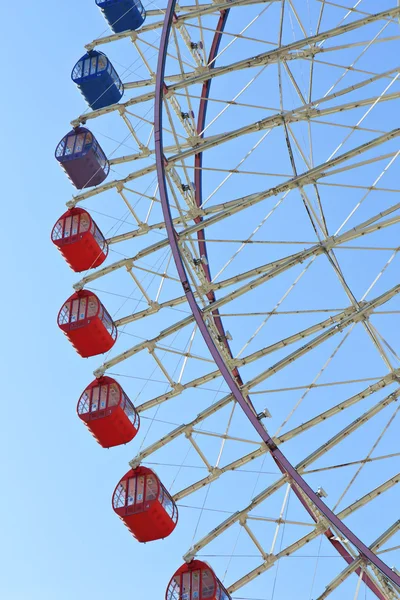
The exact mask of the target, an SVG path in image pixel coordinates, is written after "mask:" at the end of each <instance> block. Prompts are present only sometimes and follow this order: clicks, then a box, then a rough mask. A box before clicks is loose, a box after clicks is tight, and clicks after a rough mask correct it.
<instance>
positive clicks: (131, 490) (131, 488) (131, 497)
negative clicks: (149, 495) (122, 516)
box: [127, 477, 136, 506]
mask: <svg viewBox="0 0 400 600" xmlns="http://www.w3.org/2000/svg"><path fill="white" fill-rule="evenodd" d="M135 492H136V477H132V478H131V479H129V482H128V502H127V506H133V505H134V504H135Z"/></svg>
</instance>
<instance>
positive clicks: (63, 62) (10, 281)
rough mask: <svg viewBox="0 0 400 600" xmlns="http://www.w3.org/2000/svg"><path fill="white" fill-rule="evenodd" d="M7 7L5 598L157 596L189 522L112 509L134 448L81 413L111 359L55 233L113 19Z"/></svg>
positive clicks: (2, 443) (76, 1)
mask: <svg viewBox="0 0 400 600" xmlns="http://www.w3.org/2000/svg"><path fill="white" fill-rule="evenodd" d="M2 16H3V22H4V23H5V24H6V26H5V27H4V28H3V32H2V43H1V46H2V48H3V61H2V70H3V76H2V87H3V92H2V94H1V96H0V105H1V116H2V136H1V137H2V140H3V142H2V144H1V146H0V158H1V161H0V165H1V170H2V194H1V203H2V211H3V214H2V219H1V221H0V231H1V242H2V255H3V261H2V282H3V293H2V295H1V303H2V315H3V331H2V339H3V340H5V341H3V344H2V353H3V356H2V360H1V365H2V367H3V368H2V373H3V385H4V387H5V394H4V397H3V400H2V415H1V421H0V423H1V425H0V451H1V453H2V457H3V459H2V467H1V472H2V493H1V495H0V515H1V517H2V521H1V528H0V597H1V598H4V599H5V600H71V599H72V598H73V599H74V600H84V599H85V600H87V599H92V598H93V599H96V600H108V599H109V598H111V597H112V598H114V597H116V598H128V597H129V598H134V600H136V599H139V598H140V599H144V598H146V599H147V598H148V599H149V600H150V599H151V600H158V599H159V598H161V597H162V596H160V595H159V591H160V589H163V588H164V587H165V585H164V584H165V583H166V582H168V580H169V578H170V577H171V575H172V574H173V571H174V570H175V569H176V568H177V567H178V566H179V564H180V563H179V555H181V554H182V550H185V549H186V548H187V544H186V541H185V542H184V543H182V544H181V543H180V541H181V537H180V536H181V535H182V536H183V533H184V532H183V531H182V529H181V531H180V532H177V533H176V535H174V537H173V538H171V539H168V540H165V541H163V542H157V543H154V544H151V545H146V546H143V545H139V544H137V543H135V542H134V540H133V539H132V538H131V536H129V535H128V533H127V531H126V530H125V528H124V527H123V526H122V524H120V523H119V522H118V520H117V518H116V516H115V515H114V514H113V511H112V509H111V494H112V490H113V489H114V486H115V485H116V483H117V482H118V479H119V477H120V476H122V474H123V473H124V472H125V470H127V463H128V460H129V459H130V458H131V457H132V456H133V454H134V451H133V450H132V449H131V450H128V451H127V450H126V449H125V448H122V449H114V450H113V451H103V452H102V451H100V449H99V447H98V446H97V445H96V444H95V443H94V441H93V439H92V438H91V437H90V436H89V435H88V433H87V431H86V430H85V428H84V427H83V426H82V425H81V423H80V422H79V420H78V418H77V417H76V414H75V405H76V401H77V396H78V395H79V392H80V391H81V390H83V389H84V388H85V386H86V384H88V383H89V381H90V380H91V375H90V374H91V371H92V370H93V367H95V366H97V364H98V362H99V361H98V360H96V359H95V361H94V362H93V361H92V362H90V361H89V362H90V365H88V363H87V362H86V361H84V360H81V359H80V358H79V357H78V356H77V355H75V354H74V353H73V352H72V351H71V348H70V346H69V345H68V344H67V343H66V341H65V340H63V339H62V336H61V334H60V332H59V330H58V328H57V326H56V315H57V311H58V309H59V307H60V306H61V304H62V302H63V301H64V300H65V298H66V297H67V296H68V295H69V293H70V290H71V285H72V283H73V282H75V281H76V279H77V277H76V275H74V274H73V273H71V272H70V271H69V270H68V269H67V268H66V266H65V264H64V263H63V261H62V260H61V258H60V256H59V254H58V253H57V252H56V251H55V249H54V248H53V247H52V244H51V242H50V231H51V228H52V226H53V223H54V222H55V221H56V219H57V217H58V216H59V215H60V214H61V212H62V211H63V206H64V203H65V201H66V200H67V199H68V198H69V197H70V194H71V186H70V183H69V182H68V180H67V178H66V177H64V176H63V175H62V173H61V170H60V168H59V166H58V165H57V163H56V161H55V160H54V158H53V153H54V149H55V146H56V144H57V142H58V141H59V139H60V138H61V137H62V136H63V135H64V134H65V133H66V131H67V130H68V128H69V121H70V119H71V118H73V117H74V116H76V115H77V114H79V113H80V112H82V110H83V108H84V104H83V100H82V97H81V96H80V94H79V93H78V92H77V90H76V88H75V87H74V85H73V84H72V82H71V81H70V79H69V77H70V71H71V68H72V66H73V64H74V63H75V61H76V60H77V59H78V58H79V57H80V56H81V54H83V50H82V49H83V46H84V44H85V43H87V42H88V41H90V40H91V39H92V38H94V37H96V35H97V34H100V33H101V32H102V31H104V30H105V29H106V25H105V22H104V20H103V19H102V17H101V15H100V13H99V11H98V10H97V9H96V7H95V3H94V0H93V2H92V1H91V0H85V1H83V0H71V1H69V2H54V1H50V0H41V1H40V3H32V2H28V1H25V2H24V1H23V2H22V3H16V2H15V3H11V2H5V3H4V6H3V7H2ZM88 23H90V26H88ZM382 370H383V369H382ZM332 402H333V400H332ZM249 487H251V486H250V484H249ZM215 500H216V501H217V500H218V498H216V499H215ZM216 503H217V502H216ZM177 548H178V549H179V551H178V550H177ZM157 594H158V595H157ZM282 600H286V599H285V598H284V599H282Z"/></svg>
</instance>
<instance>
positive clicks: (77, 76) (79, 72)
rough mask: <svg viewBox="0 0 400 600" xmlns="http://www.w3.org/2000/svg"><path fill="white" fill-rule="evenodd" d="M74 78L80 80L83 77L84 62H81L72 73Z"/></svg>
mask: <svg viewBox="0 0 400 600" xmlns="http://www.w3.org/2000/svg"><path fill="white" fill-rule="evenodd" d="M72 77H73V79H80V78H81V77H82V61H81V60H80V61H79V62H78V64H77V65H75V68H74V70H73V73H72Z"/></svg>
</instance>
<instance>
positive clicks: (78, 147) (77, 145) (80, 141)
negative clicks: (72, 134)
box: [74, 133, 85, 154]
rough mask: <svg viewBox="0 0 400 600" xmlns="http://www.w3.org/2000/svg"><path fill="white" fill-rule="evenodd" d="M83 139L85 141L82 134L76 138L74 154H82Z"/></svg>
mask: <svg viewBox="0 0 400 600" xmlns="http://www.w3.org/2000/svg"><path fill="white" fill-rule="evenodd" d="M84 139H85V134H84V133H79V134H78V135H77V136H76V142H75V150H74V154H80V153H81V152H82V149H83V142H84Z"/></svg>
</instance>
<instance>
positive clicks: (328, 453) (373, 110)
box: [52, 0, 400, 600]
mask: <svg viewBox="0 0 400 600" xmlns="http://www.w3.org/2000/svg"><path fill="white" fill-rule="evenodd" d="M93 4H94V5H95V4H97V6H98V8H99V9H100V10H101V11H102V13H103V14H104V17H105V18H106V20H107V22H108V25H109V28H110V29H109V30H107V32H105V33H104V34H102V35H100V36H98V37H96V38H95V39H94V40H93V41H92V42H90V43H89V44H88V45H87V46H86V48H85V54H84V55H83V56H82V57H81V58H79V60H78V61H77V62H76V64H75V66H73V69H72V80H73V81H74V83H75V84H76V86H77V87H78V89H79V90H80V92H81V93H82V95H83V97H84V99H85V100H86V102H87V104H88V109H87V110H86V111H84V112H83V113H82V114H81V115H80V116H78V117H76V118H74V120H73V121H72V129H71V130H70V131H69V132H68V133H66V135H65V136H64V137H63V138H62V140H61V141H60V142H59V144H58V145H57V147H56V153H55V156H56V159H57V161H58V162H59V163H60V165H61V167H62V168H63V170H64V171H65V173H66V174H67V175H68V177H69V178H70V180H71V183H72V184H73V185H74V186H75V188H77V191H76V192H74V195H73V196H72V199H70V200H68V202H67V210H66V212H64V213H63V214H62V216H60V218H59V220H58V221H57V223H56V224H55V225H54V228H53V231H52V241H53V242H54V244H55V245H56V246H57V247H58V249H59V251H60V252H61V254H62V255H63V257H64V258H65V260H66V261H67V263H68V264H69V266H70V268H71V269H72V270H73V271H75V272H77V273H80V275H79V277H80V279H79V281H77V282H76V284H75V285H74V290H73V294H72V295H70V296H69V297H68V298H67V296H68V292H66V298H67V299H66V301H65V303H64V304H63V306H62V307H61V309H60V312H59V315H58V325H59V327H60V329H61V330H62V331H63V332H64V334H65V335H66V337H67V338H68V340H69V341H70V342H71V343H72V344H73V346H74V347H75V349H76V351H77V352H78V353H79V354H80V355H81V356H82V357H86V358H87V357H93V356H97V355H101V354H103V355H104V356H103V358H102V359H100V361H99V364H98V366H97V368H96V369H95V372H94V379H93V377H92V379H93V381H90V375H89V372H88V385H87V387H86V389H85V390H84V391H83V392H82V390H80V391H79V392H78V391H77V399H78V407H77V412H78V416H79V418H80V419H81V420H82V422H83V423H84V424H85V425H86V427H87V429H88V431H90V432H91V433H92V435H93V436H94V438H95V440H96V441H97V442H98V444H99V445H100V446H102V447H104V448H112V447H114V446H118V445H122V444H128V443H129V445H127V446H126V453H127V462H126V465H123V464H121V479H120V481H119V482H118V481H116V482H115V483H116V487H115V490H114V491H113V490H110V496H112V506H113V510H114V512H115V513H116V516H118V517H119V518H120V519H121V521H122V522H123V523H124V524H125V525H126V527H127V528H128V530H129V532H130V533H131V534H133V536H134V537H135V538H136V540H137V542H153V541H155V540H159V539H163V538H166V537H167V536H170V535H171V536H173V535H174V534H175V532H176V530H177V529H179V528H180V527H182V528H184V531H185V532H187V540H188V545H187V547H182V548H177V549H176V561H177V565H176V572H175V573H171V580H170V582H168V581H167V582H165V590H166V591H163V594H164V593H165V598H166V600H206V599H209V600H229V599H230V598H249V599H250V598H251V599H257V600H258V599H264V598H265V599H266V598H268V599H274V598H275V599H278V598H279V599H286V598H292V597H296V598H297V599H299V600H303V599H304V600H310V599H311V598H312V599H314V600H322V599H324V598H327V597H328V596H329V597H332V598H341V599H342V598H357V597H360V598H361V597H362V596H364V597H367V594H368V597H371V598H373V597H377V598H379V599H380V600H393V599H395V598H399V597H400V574H399V572H398V570H397V569H396V567H395V566H394V565H395V564H396V561H398V558H399V555H400V552H399V550H400V520H399V513H398V506H399V500H400V497H399V493H398V488H397V486H396V484H398V483H399V481H400V472H399V471H400V469H399V456H400V450H399V447H398V439H399V436H398V427H399V419H400V417H399V415H398V413H399V411H400V404H399V402H398V399H399V396H400V387H399V381H400V358H399V356H400V342H399V331H400V326H399V325H400V321H399V319H400V302H399V298H400V296H399V292H400V280H399V267H400V256H399V254H400V252H399V250H400V246H399V239H400V236H399V233H400V198H399V192H400V188H399V186H398V177H397V176H396V175H397V173H398V168H399V154H400V147H399V143H400V139H399V138H400V128H399V127H398V126H397V125H398V124H397V118H396V117H397V115H398V113H399V106H400V67H399V65H398V56H399V52H398V49H399V16H400V7H399V6H398V3H397V0H385V1H384V2H382V3H379V6H378V8H379V12H376V10H377V4H378V3H376V2H374V1H373V0H357V1H355V0H353V2H351V3H350V2H347V1H346V0H338V1H337V2H330V1H328V0H308V1H307V2H305V1H304V0H232V1H221V2H220V1H219V0H215V1H213V2H208V1H207V0H202V1H199V0H195V1H192V2H190V1H189V2H188V3H184V4H180V3H178V2H177V0H168V2H166V3H164V4H162V5H161V6H158V5H156V4H155V3H150V4H149V5H148V6H146V7H144V6H143V5H142V4H141V2H140V0H96V1H95V2H93ZM93 8H94V10H95V6H94V7H93ZM88 35H90V33H89V34H88ZM77 58H78V57H77ZM396 107H397V108H396ZM60 213H61V211H60ZM93 443H95V441H94V442H93ZM100 451H101V449H99V452H100ZM128 463H129V464H128ZM115 526H116V527H118V526H119V523H118V520H117V519H116V524H115ZM127 535H128V533H127ZM137 542H136V543H137ZM132 543H135V542H134V541H132ZM307 552H308V553H309V554H310V555H311V556H312V557H313V560H312V561H308V562H307V563H306V564H305V563H304V561H302V557H304V556H305V554H307ZM182 556H183V560H182ZM327 556H329V557H334V558H335V559H334V560H333V558H332V560H323V559H324V558H326V557H327ZM160 597H162V596H160Z"/></svg>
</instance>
